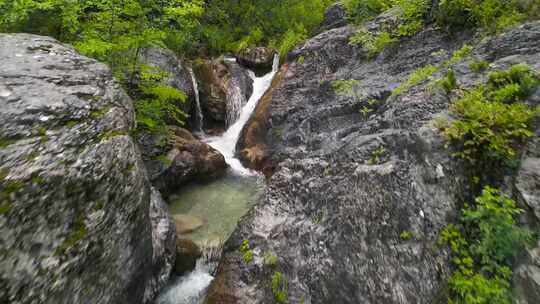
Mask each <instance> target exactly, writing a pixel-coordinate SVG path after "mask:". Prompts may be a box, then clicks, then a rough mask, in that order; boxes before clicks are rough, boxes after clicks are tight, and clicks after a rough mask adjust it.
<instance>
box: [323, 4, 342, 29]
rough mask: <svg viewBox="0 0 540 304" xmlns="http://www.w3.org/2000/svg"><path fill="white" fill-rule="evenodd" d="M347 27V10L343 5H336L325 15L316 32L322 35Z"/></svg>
mask: <svg viewBox="0 0 540 304" xmlns="http://www.w3.org/2000/svg"><path fill="white" fill-rule="evenodd" d="M345 25H347V10H346V9H345V7H343V4H341V3H334V4H332V5H331V6H330V7H329V8H328V9H327V10H326V12H325V13H324V20H323V22H322V23H321V25H320V26H319V29H317V31H316V32H317V33H322V32H325V31H328V30H331V29H334V28H338V27H342V26H345Z"/></svg>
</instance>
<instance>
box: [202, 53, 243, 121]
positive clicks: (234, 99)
mask: <svg viewBox="0 0 540 304" xmlns="http://www.w3.org/2000/svg"><path fill="white" fill-rule="evenodd" d="M195 71H196V75H197V80H198V82H199V90H200V96H201V107H202V109H203V112H204V116H205V128H207V129H215V128H221V129H223V130H224V129H226V127H228V126H229V125H231V124H232V123H234V122H235V121H236V119H238V116H239V114H240V110H241V108H242V106H244V105H245V104H246V103H247V101H248V99H249V97H250V96H251V94H252V92H253V79H252V78H251V77H250V76H249V73H248V71H247V70H246V69H244V68H242V67H240V66H239V65H238V64H237V63H236V62H234V61H231V60H224V59H214V60H202V61H200V62H199V63H198V65H197V66H196V70H195Z"/></svg>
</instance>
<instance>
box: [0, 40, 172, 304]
mask: <svg viewBox="0 0 540 304" xmlns="http://www.w3.org/2000/svg"><path fill="white" fill-rule="evenodd" d="M0 45H2V47H1V48H0V121H2V124H1V125H0V142H1V144H0V246H1V247H0V302H1V303H12V304H17V303H51V304H52V303H55V304H56V303H150V302H151V301H152V299H153V298H154V296H155V295H156V292H157V291H158V290H159V289H160V288H161V287H162V286H163V283H164V282H165V278H166V277H168V273H169V272H170V269H171V268H172V267H171V265H172V263H173V262H174V261H173V260H171V258H174V256H171V255H170V252H169V253H167V250H165V249H166V248H169V245H170V242H171V241H172V242H173V243H174V239H173V237H174V233H170V229H171V228H172V227H173V226H171V225H170V224H167V222H168V221H167V219H166V218H165V217H164V214H165V211H159V212H158V211H157V210H155V208H156V207H158V205H156V203H155V202H154V199H157V198H156V196H155V193H153V192H152V191H151V186H150V184H149V183H148V178H147V175H146V171H145V169H144V165H143V162H142V160H141V156H140V153H139V150H138V148H137V146H136V144H135V143H134V141H133V140H132V138H131V137H130V136H129V134H130V132H131V131H132V130H133V127H134V120H135V119H134V110H133V106H132V101H131V99H130V98H129V97H128V95H127V94H126V93H125V92H124V91H123V90H122V88H121V87H120V85H119V84H118V83H117V82H116V81H115V80H114V79H113V76H112V74H111V72H110V70H109V68H108V67H106V66H105V65H103V64H100V63H98V62H96V61H95V60H92V59H89V58H86V57H84V56H81V55H80V54H78V53H77V52H76V51H75V50H74V49H73V48H72V47H70V46H67V45H63V44H61V43H59V42H58V41H56V40H54V39H52V38H48V37H42V36H35V35H27V34H0ZM151 205H152V206H153V207H152V208H151ZM158 209H159V207H158ZM152 210H154V211H152ZM159 218H160V219H159ZM158 219H159V220H158ZM156 229H157V230H156ZM162 249H163V250H162Z"/></svg>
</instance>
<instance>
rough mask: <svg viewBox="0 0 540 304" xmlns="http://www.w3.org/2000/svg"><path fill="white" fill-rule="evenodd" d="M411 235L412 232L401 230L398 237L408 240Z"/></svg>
mask: <svg viewBox="0 0 540 304" xmlns="http://www.w3.org/2000/svg"><path fill="white" fill-rule="evenodd" d="M413 237H414V235H413V234H412V232H410V231H407V230H406V231H403V232H401V234H400V235H399V238H401V239H402V240H403V241H409V240H411V239H412V238H413Z"/></svg>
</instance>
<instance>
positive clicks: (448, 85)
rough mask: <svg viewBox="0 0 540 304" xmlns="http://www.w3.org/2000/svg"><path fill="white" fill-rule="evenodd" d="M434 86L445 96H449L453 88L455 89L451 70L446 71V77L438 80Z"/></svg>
mask: <svg viewBox="0 0 540 304" xmlns="http://www.w3.org/2000/svg"><path fill="white" fill-rule="evenodd" d="M436 85H437V86H439V87H440V88H442V89H443V90H444V91H445V92H446V93H447V94H449V93H450V92H452V91H453V90H454V89H455V88H457V79H456V74H455V73H454V71H452V70H450V71H448V73H447V74H446V77H445V78H443V79H439V80H438V81H437V82H436Z"/></svg>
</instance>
